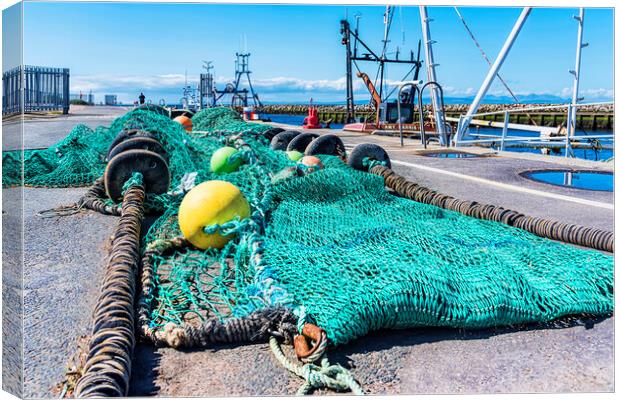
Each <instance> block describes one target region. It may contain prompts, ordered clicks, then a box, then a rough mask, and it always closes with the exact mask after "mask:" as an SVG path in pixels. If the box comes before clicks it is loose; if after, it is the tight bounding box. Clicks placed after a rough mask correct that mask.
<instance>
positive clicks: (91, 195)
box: [37, 178, 121, 218]
mask: <svg viewBox="0 0 620 400" xmlns="http://www.w3.org/2000/svg"><path fill="white" fill-rule="evenodd" d="M106 196H107V195H106V193H105V186H104V184H103V178H99V179H97V180H96V181H95V182H94V183H93V185H92V186H91V187H90V188H88V190H87V191H86V193H85V194H84V196H82V197H81V198H80V199H79V200H78V202H77V203H74V204H71V205H68V206H60V207H56V208H51V209H49V210H42V211H39V212H38V213H37V215H38V216H39V217H42V218H54V217H66V216H69V215H73V214H77V213H79V212H80V211H82V210H83V209H89V210H93V211H96V212H98V213H101V214H104V215H115V216H119V215H121V206H120V205H115V204H113V205H110V204H107V203H106V202H105V201H103V200H102V199H104V198H106Z"/></svg>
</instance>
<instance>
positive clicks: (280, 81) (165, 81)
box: [71, 74, 614, 101]
mask: <svg viewBox="0 0 620 400" xmlns="http://www.w3.org/2000/svg"><path fill="white" fill-rule="evenodd" d="M185 79H186V78H185V75H183V74H162V75H126V76H118V75H91V76H83V75H75V76H72V77H71V92H73V93H77V92H79V91H81V92H89V91H93V92H96V93H97V95H99V94H103V93H112V94H121V93H123V94H124V93H134V92H140V91H145V92H146V91H150V92H157V93H158V94H157V95H160V94H163V95H164V96H166V97H170V98H171V99H174V100H176V99H178V98H179V97H181V89H182V87H183V86H184V85H185ZM232 81H233V78H231V77H226V76H220V77H217V78H216V85H217V86H218V87H220V88H223V86H224V85H225V84H226V83H228V82H232ZM188 83H189V84H190V85H192V86H194V87H195V86H196V85H197V79H195V77H194V79H188ZM397 83H398V81H394V80H387V81H386V84H387V86H388V90H391V89H392V88H394V87H395V85H396V84H397ZM252 84H253V86H254V89H255V90H256V92H257V93H259V95H260V96H261V97H262V98H264V99H266V98H270V99H275V100H279V101H289V99H292V98H295V99H296V101H299V99H305V98H309V97H311V96H314V97H315V99H319V101H320V97H321V96H323V97H325V98H326V99H327V98H330V99H340V100H344V93H345V91H346V79H345V77H344V76H343V77H341V78H338V79H315V80H311V79H300V78H294V77H273V78H263V79H253V80H252ZM242 87H247V84H246V82H245V81H244V80H242ZM353 89H354V92H355V95H356V96H357V98H360V96H362V97H364V98H365V97H368V92H367V90H366V87H365V85H364V83H363V82H362V80H361V79H354V82H353ZM443 89H444V95H445V96H446V97H471V96H473V95H474V94H475V93H476V91H477V89H475V88H472V87H467V88H455V87H453V86H446V87H444V88H443ZM571 93H572V90H571V88H563V89H561V90H559V91H556V92H554V91H535V90H532V91H527V90H522V91H518V92H516V94H517V96H528V95H537V96H558V97H562V98H569V97H570V95H571ZM489 94H490V95H495V96H506V95H507V93H506V91H505V90H500V89H496V90H492V91H490V92H489ZM613 94H614V93H613V90H612V89H605V88H586V89H582V90H580V95H581V96H584V97H585V98H586V100H587V99H591V100H593V99H610V98H613ZM119 97H120V96H119ZM130 97H133V96H130Z"/></svg>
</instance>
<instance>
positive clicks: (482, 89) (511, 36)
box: [455, 7, 532, 146]
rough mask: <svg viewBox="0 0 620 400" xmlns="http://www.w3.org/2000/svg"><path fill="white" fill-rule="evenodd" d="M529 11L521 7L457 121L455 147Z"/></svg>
mask: <svg viewBox="0 0 620 400" xmlns="http://www.w3.org/2000/svg"><path fill="white" fill-rule="evenodd" d="M531 11H532V7H523V11H521V15H519V18H518V19H517V22H515V25H514V26H513V27H512V31H511V32H510V34H509V35H508V37H507V38H506V41H505V42H504V46H503V47H502V49H501V50H500V52H499V54H498V55H497V58H496V59H495V62H494V63H493V65H492V66H491V68H490V69H489V72H488V73H487V76H486V78H485V79H484V82H482V85H481V86H480V89H478V93H477V94H476V97H475V98H474V101H473V102H472V103H471V105H470V106H469V110H467V114H466V115H465V116H461V119H460V120H459V125H458V128H457V132H456V139H455V145H457V146H458V143H459V142H460V141H461V140H462V139H463V136H464V135H465V132H466V131H467V128H468V127H469V123H470V122H471V119H472V117H473V115H474V114H475V113H476V111H477V110H478V107H479V106H480V101H482V98H483V97H484V96H485V95H486V93H487V91H488V90H489V88H490V87H491V84H492V83H493V79H494V78H495V76H496V75H497V73H498V71H499V69H500V67H501V66H502V64H503V63H504V60H505V59H506V56H507V55H508V52H509V51H510V49H511V48H512V45H513V43H514V41H515V39H516V38H517V36H518V35H519V32H520V31H521V28H522V27H523V24H524V23H525V20H526V19H527V17H528V15H529V14H530V12H531Z"/></svg>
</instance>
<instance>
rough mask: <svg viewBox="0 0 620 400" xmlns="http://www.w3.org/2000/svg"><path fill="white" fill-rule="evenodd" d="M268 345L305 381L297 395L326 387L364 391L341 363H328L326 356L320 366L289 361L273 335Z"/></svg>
mask: <svg viewBox="0 0 620 400" xmlns="http://www.w3.org/2000/svg"><path fill="white" fill-rule="evenodd" d="M269 347H270V348H271V351H272V352H273V354H274V356H275V357H276V359H277V360H278V361H279V362H280V364H282V365H283V366H284V368H286V369H288V370H289V371H291V372H292V373H294V374H295V375H297V376H299V377H301V378H303V379H305V381H306V382H305V383H304V384H303V385H302V386H301V387H300V388H299V390H298V391H297V395H305V394H310V393H312V391H314V390H315V389H321V388H327V389H332V390H337V391H348V390H350V391H351V392H353V394H355V395H363V394H364V391H363V390H362V388H361V387H360V385H359V383H357V381H355V378H353V376H352V375H351V372H349V371H348V370H347V369H346V368H344V367H342V366H341V365H338V364H336V365H330V363H329V361H328V360H327V357H323V359H322V360H321V366H318V365H315V364H312V363H307V364H300V363H298V362H292V361H290V360H289V359H288V358H287V357H286V356H285V355H284V352H283V351H282V349H281V348H280V344H279V343H278V340H277V339H276V338H275V337H273V336H272V337H271V338H269Z"/></svg>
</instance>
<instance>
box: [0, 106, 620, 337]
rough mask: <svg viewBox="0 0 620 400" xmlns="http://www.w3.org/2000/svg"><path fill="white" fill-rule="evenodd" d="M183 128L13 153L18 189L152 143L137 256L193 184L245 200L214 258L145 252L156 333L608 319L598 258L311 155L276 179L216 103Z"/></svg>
mask: <svg viewBox="0 0 620 400" xmlns="http://www.w3.org/2000/svg"><path fill="white" fill-rule="evenodd" d="M192 120H193V125H194V132H192V133H186V132H185V131H184V130H183V129H182V128H181V126H180V125H178V124H177V123H175V122H173V121H171V120H170V119H169V118H167V117H166V116H164V115H160V114H159V113H156V112H152V111H148V110H135V111H131V112H129V113H127V114H126V115H124V116H123V117H120V118H118V119H116V120H115V121H114V122H113V123H112V125H111V126H110V127H109V128H97V129H95V130H91V129H89V128H87V127H85V126H82V125H80V126H77V127H76V128H75V129H74V130H73V131H72V132H71V133H70V134H69V135H68V136H67V137H66V138H65V139H64V140H62V141H60V142H59V143H58V144H56V145H55V146H52V147H50V148H49V149H46V150H34V151H27V152H25V154H24V182H25V184H26V185H32V186H46V187H59V186H80V185H88V184H91V183H92V182H93V181H94V180H95V179H96V178H98V177H99V176H100V175H101V174H102V172H103V171H104V169H105V156H106V153H107V151H108V147H109V145H110V143H111V141H112V140H113V138H114V137H115V136H116V135H117V134H118V133H119V132H120V131H121V130H122V129H127V128H140V129H145V130H148V131H150V132H152V133H153V134H154V135H155V136H156V137H157V138H158V140H160V142H161V143H162V145H163V147H164V148H165V150H166V151H167V153H168V156H169V166H170V171H171V176H172V185H171V191H170V192H169V193H167V194H163V195H157V196H151V195H149V196H147V203H148V205H149V207H148V208H149V210H150V213H151V214H152V215H153V216H154V222H153V223H152V225H151V227H150V228H149V230H148V232H147V233H146V236H145V240H144V248H143V251H144V249H145V248H149V247H151V246H156V245H157V243H160V242H162V241H165V240H168V239H172V238H175V237H178V236H180V235H181V232H180V230H179V226H178V222H177V213H178V208H179V205H180V202H181V201H182V196H183V195H182V194H181V195H178V194H175V193H174V191H175V189H177V188H178V187H180V186H181V185H183V183H184V182H185V181H186V180H187V179H188V176H190V175H191V173H195V174H194V177H193V179H194V183H195V184H199V183H201V182H203V181H207V180H211V179H219V180H226V181H229V182H231V183H233V184H235V185H236V186H237V187H239V189H240V190H241V191H242V193H243V194H244V195H245V197H246V198H247V200H248V201H249V203H250V205H251V208H252V216H251V218H249V219H248V220H247V221H246V222H243V221H241V222H237V223H236V225H235V226H234V228H233V231H234V233H235V234H236V235H235V238H234V240H231V241H230V242H229V243H228V244H227V245H226V246H225V247H224V248H223V249H221V250H213V249H210V250H204V251H203V250H197V249H194V248H191V247H190V248H183V249H179V250H175V251H172V252H169V253H165V255H157V254H156V255H153V272H154V281H155V285H154V290H153V291H152V292H150V295H149V297H148V298H145V299H143V300H142V304H141V306H142V307H146V308H147V311H148V316H149V321H150V322H149V323H150V327H151V328H154V329H158V328H160V327H162V326H164V325H165V324H167V323H170V322H171V323H174V324H176V325H179V326H187V325H194V324H198V323H200V322H204V321H206V320H208V319H211V318H217V319H219V320H222V321H225V320H227V319H228V318H230V317H239V316H244V315H247V314H249V313H250V312H252V311H255V310H260V309H263V308H265V307H268V306H284V307H289V308H291V309H293V310H294V312H295V313H296V314H297V315H298V317H299V319H300V324H301V323H303V322H314V323H316V324H317V325H318V326H320V327H321V328H323V329H324V330H325V331H326V332H327V335H328V338H329V339H330V341H331V343H332V344H333V345H339V344H343V343H346V342H348V341H350V340H352V339H354V338H357V337H360V336H362V335H364V334H366V333H367V332H369V331H371V330H376V329H380V328H406V327H416V326H449V327H460V328H481V327H490V326H499V325H507V324H517V323H526V322H534V321H539V322H542V321H549V320H552V319H555V318H558V317H561V316H564V315H570V314H579V313H590V314H606V313H609V312H611V311H612V310H613V260H612V257H610V256H608V255H605V254H602V253H600V252H596V251H591V250H584V249H579V248H576V247H573V246H568V245H564V244H560V243H556V242H553V241H550V240H547V239H543V238H539V237H537V236H534V235H532V234H530V233H528V232H526V231H523V230H519V229H516V228H513V227H509V226H507V225H503V224H500V223H496V222H490V221H483V220H478V219H475V218H471V217H467V216H464V215H461V214H459V213H456V212H452V211H447V210H443V209H440V208H437V207H434V206H430V205H425V204H421V203H417V202H414V201H411V200H408V199H403V198H399V197H396V196H393V195H392V194H390V193H388V192H387V190H386V189H385V187H384V183H383V179H382V178H381V177H379V176H376V175H373V174H369V173H364V172H360V171H356V170H354V169H352V168H350V167H349V166H347V165H346V164H345V163H343V162H342V161H340V159H338V158H336V157H330V156H320V157H321V159H322V161H323V163H324V164H325V168H324V169H323V170H320V171H317V172H314V173H311V174H308V175H306V176H302V177H297V176H295V177H292V176H290V175H287V174H286V173H284V174H283V172H286V171H287V169H289V168H291V167H293V166H294V163H293V162H292V161H290V160H289V159H288V158H287V157H286V155H285V154H284V153H283V152H279V151H273V150H271V149H270V147H269V143H268V141H267V140H266V139H264V138H263V137H262V135H261V132H263V131H265V130H267V129H269V128H270V127H269V126H267V125H263V124H249V123H246V122H244V121H243V120H241V119H240V118H239V117H238V116H237V114H236V113H235V112H233V111H231V110H229V109H223V108H222V109H207V110H203V111H201V112H199V113H198V114H196V115H195V116H194V117H193V119H192ZM240 138H241V139H242V140H243V143H244V145H243V146H242V147H241V152H242V153H243V156H244V159H245V160H246V162H245V163H244V164H243V165H242V166H241V167H240V168H239V170H238V171H236V172H232V173H229V174H220V175H215V174H213V173H212V172H211V171H210V169H209V160H210V157H211V155H212V154H213V152H214V151H215V150H217V149H218V148H220V147H222V146H223V145H231V144H234V143H238V142H235V140H237V139H240ZM3 167H4V169H3V185H5V186H6V185H13V184H15V182H19V174H20V172H19V171H20V168H21V167H20V162H19V154H18V153H15V152H5V153H3ZM248 221H249V222H248ZM258 253H260V254H261V257H260V258H259V257H256V255H257V254H258Z"/></svg>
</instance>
